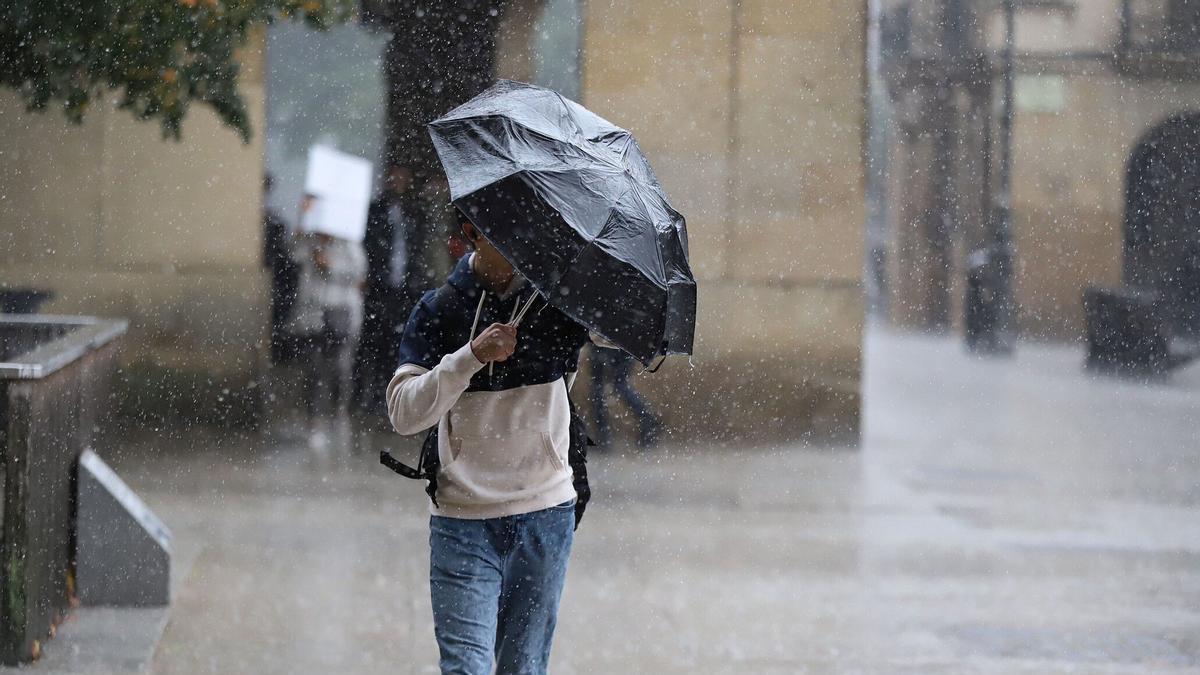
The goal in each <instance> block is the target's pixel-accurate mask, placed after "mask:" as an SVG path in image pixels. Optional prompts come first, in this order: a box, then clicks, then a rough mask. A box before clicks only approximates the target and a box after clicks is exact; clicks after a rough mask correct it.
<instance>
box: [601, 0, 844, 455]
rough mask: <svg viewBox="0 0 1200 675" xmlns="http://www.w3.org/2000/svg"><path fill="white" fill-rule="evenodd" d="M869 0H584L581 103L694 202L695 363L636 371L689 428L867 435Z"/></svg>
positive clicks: (679, 202) (675, 191) (681, 202)
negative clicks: (863, 421) (863, 418)
mask: <svg viewBox="0 0 1200 675" xmlns="http://www.w3.org/2000/svg"><path fill="white" fill-rule="evenodd" d="M863 11H864V7H863V3H857V2H852V3H845V2H834V1H833V0H824V1H821V2H802V3H786V2H770V1H767V0H759V1H742V2H733V1H730V0H699V1H697V2H690V3H666V2H633V1H632V0H592V1H591V2H589V3H587V22H586V34H585V39H584V50H585V57H584V71H583V74H584V83H583V91H584V103H585V104H586V105H587V106H588V107H589V108H591V109H593V110H595V111H597V112H598V113H600V114H601V115H604V116H606V117H608V118H609V119H611V120H613V121H614V122H616V123H618V124H620V125H622V126H625V127H627V128H629V129H630V130H631V131H633V132H634V134H635V135H636V136H637V137H638V140H639V142H640V143H641V145H642V147H643V149H644V150H645V151H646V153H647V154H648V155H649V157H650V159H651V161H652V162H653V164H654V167H655V170H656V171H657V172H658V174H659V177H660V178H661V179H662V182H663V183H664V186H665V187H666V189H667V192H668V194H669V195H671V197H672V201H673V202H674V203H675V205H676V206H677V208H679V210H680V211H682V212H683V213H684V214H685V215H686V216H687V217H688V229H689V235H690V243H691V258H692V266H693V269H694V271H695V273H696V276H697V280H698V282H699V285H700V296H699V312H698V318H697V335H696V357H695V359H694V360H693V361H694V366H689V365H688V363H687V362H686V361H685V360H682V359H679V360H675V361H668V365H667V366H665V367H664V372H663V373H660V374H659V375H657V376H647V377H645V378H640V379H639V384H640V385H641V386H643V387H645V388H646V389H648V390H650V391H652V392H654V393H655V394H656V396H657V398H658V400H659V402H660V403H662V404H664V405H667V406H668V410H670V411H671V412H672V413H674V414H676V415H677V416H678V417H679V418H680V419H681V420H682V419H685V418H686V419H687V420H688V422H687V425H686V426H687V428H688V429H689V430H691V431H698V430H700V429H701V428H703V429H704V430H705V431H714V432H728V434H729V435H731V436H733V437H739V438H740V437H743V434H745V433H753V432H764V431H765V432H768V433H773V434H785V435H799V434H802V433H807V432H811V431H816V432H818V433H827V432H850V433H851V434H854V433H857V429H858V411H859V379H860V370H861V359H860V355H861V332H862V321H863V300H862V287H861V274H862V266H863V223H864V217H865V216H864V208H865V206H864V179H863V161H862V138H863V120H864V111H865V106H864V100H863V91H864V89H863V87H864V85H863V53H864V51H863Z"/></svg>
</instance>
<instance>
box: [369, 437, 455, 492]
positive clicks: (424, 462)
mask: <svg viewBox="0 0 1200 675" xmlns="http://www.w3.org/2000/svg"><path fill="white" fill-rule="evenodd" d="M379 463H380V464H382V465H384V466H386V467H387V468H389V469H391V470H392V471H395V472H396V473H398V474H400V475H401V476H404V477H405V478H411V479H413V480H425V481H429V482H428V484H426V486H425V494H427V495H429V501H431V502H433V505H434V506H437V505H438V503H437V480H438V478H437V476H438V469H440V468H441V466H442V460H441V458H440V457H438V428H437V427H436V426H435V427H434V428H432V429H430V430H429V433H427V434H425V440H424V441H423V442H422V443H421V457H420V459H418V460H417V466H416V468H413V467H411V466H409V465H407V464H405V463H404V462H401V461H400V460H398V459H396V458H395V457H394V456H393V455H392V453H390V452H388V451H387V450H380V451H379Z"/></svg>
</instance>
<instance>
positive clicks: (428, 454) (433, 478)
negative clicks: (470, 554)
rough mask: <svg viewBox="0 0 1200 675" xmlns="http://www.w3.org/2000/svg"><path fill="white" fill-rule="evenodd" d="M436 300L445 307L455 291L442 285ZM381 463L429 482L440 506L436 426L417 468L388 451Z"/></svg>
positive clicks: (428, 488) (431, 496)
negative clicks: (438, 498) (438, 499)
mask: <svg viewBox="0 0 1200 675" xmlns="http://www.w3.org/2000/svg"><path fill="white" fill-rule="evenodd" d="M435 298H436V303H437V305H438V306H439V307H444V306H445V305H446V303H449V302H451V301H453V300H454V289H453V288H452V287H451V286H450V284H449V283H445V284H442V285H441V286H440V287H438V289H437V294H436V296H435ZM379 463H380V464H382V465H384V466H386V467H387V468H389V469H391V470H392V471H395V472H396V473H398V474H400V475H401V476H404V477H405V478H411V479H413V480H425V481H428V484H426V486H425V493H426V494H428V495H429V501H431V502H433V505H434V506H437V505H438V503H437V475H438V469H440V468H441V466H442V460H441V457H439V456H438V428H437V425H436V424H435V425H434V426H433V428H432V429H430V430H429V432H428V433H426V434H425V440H424V441H422V442H421V455H420V457H419V458H418V459H417V466H416V468H413V467H411V466H409V465H407V464H405V463H404V462H401V461H400V460H398V459H396V457H395V456H394V455H392V453H390V452H388V451H387V450H380V451H379Z"/></svg>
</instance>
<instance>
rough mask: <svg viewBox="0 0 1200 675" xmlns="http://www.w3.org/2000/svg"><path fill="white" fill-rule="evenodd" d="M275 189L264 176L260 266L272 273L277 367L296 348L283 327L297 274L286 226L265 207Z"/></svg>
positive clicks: (272, 181) (293, 299)
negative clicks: (290, 252)
mask: <svg viewBox="0 0 1200 675" xmlns="http://www.w3.org/2000/svg"><path fill="white" fill-rule="evenodd" d="M274 186H275V179H274V177H272V176H271V174H267V175H265V176H263V252H262V264H263V267H266V268H267V269H269V270H271V363H275V364H279V363H284V362H286V361H289V360H291V358H292V357H293V356H295V346H294V344H293V342H292V341H291V340H289V339H288V333H287V330H285V324H286V323H287V320H288V315H289V314H290V313H291V310H292V305H293V304H295V302H296V284H297V281H298V275H299V272H298V270H297V268H296V264H295V262H293V260H292V256H291V255H290V254H289V253H288V241H287V224H286V223H284V222H283V219H282V218H280V217H279V214H278V213H275V210H274V209H272V208H271V207H269V206H267V205H266V203H267V198H268V197H269V196H270V194H271V188H273V187H274Z"/></svg>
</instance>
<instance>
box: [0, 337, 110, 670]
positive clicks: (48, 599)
mask: <svg viewBox="0 0 1200 675" xmlns="http://www.w3.org/2000/svg"><path fill="white" fill-rule="evenodd" d="M125 329H126V323H125V322H124V321H108V320H102V319H95V318H91V317H61V316H55V317H48V316H40V315H36V314H32V315H26V314H21V315H17V314H0V476H2V482H0V492H2V494H3V505H4V506H3V511H2V512H0V518H2V528H0V663H3V664H6V665H13V664H17V663H23V662H28V661H31V660H33V658H35V657H36V655H37V653H38V650H39V648H40V643H41V642H42V641H44V640H45V639H46V637H47V636H48V635H49V634H50V633H51V631H52V628H53V626H54V625H55V624H56V622H58V621H59V620H61V618H62V617H63V616H64V614H65V612H66V610H67V608H68V606H69V603H70V595H69V594H70V584H71V579H72V575H73V574H74V566H73V560H72V558H73V556H74V553H73V551H74V541H73V514H72V508H73V498H74V493H73V473H74V471H75V470H76V466H77V461H78V459H79V456H80V454H81V453H82V452H83V450H84V449H85V448H87V447H88V446H89V445H90V444H91V433H92V428H93V426H94V424H95V420H96V414H97V412H98V409H99V408H100V407H101V406H102V405H103V403H104V401H105V400H106V398H107V391H108V387H109V382H110V380H111V376H112V374H113V371H114V370H115V367H116V360H115V357H116V346H117V338H118V337H119V336H120V335H122V334H123V333H124V332H125Z"/></svg>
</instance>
